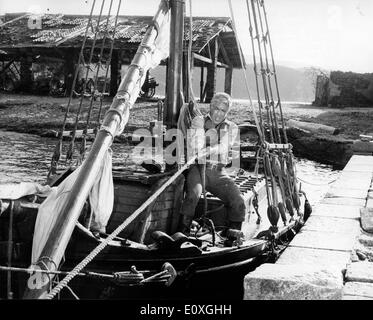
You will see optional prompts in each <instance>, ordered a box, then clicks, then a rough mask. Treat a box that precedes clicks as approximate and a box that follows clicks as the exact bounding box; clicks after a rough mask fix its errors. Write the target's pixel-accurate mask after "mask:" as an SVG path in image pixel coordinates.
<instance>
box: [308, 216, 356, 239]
mask: <svg viewBox="0 0 373 320" xmlns="http://www.w3.org/2000/svg"><path fill="white" fill-rule="evenodd" d="M307 230H311V231H324V232H337V233H343V234H344V235H348V236H353V237H355V236H356V235H358V234H359V232H360V223H359V221H358V220H354V219H345V218H336V217H323V216H314V215H311V217H310V218H309V219H308V220H307V222H306V224H305V226H304V227H303V228H302V231H307Z"/></svg>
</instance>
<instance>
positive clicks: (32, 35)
mask: <svg viewBox="0 0 373 320" xmlns="http://www.w3.org/2000/svg"><path fill="white" fill-rule="evenodd" d="M114 18H115V17H111V18H110V20H109V29H110V28H111V30H112V31H114V30H113V28H114V20H115V19H114ZM151 20H152V17H150V16H119V18H118V25H117V28H116V31H115V35H114V36H113V34H111V39H110V41H108V40H106V43H105V51H104V59H103V60H105V59H106V60H107V59H108V52H110V50H109V47H110V44H111V41H112V39H113V38H114V50H113V54H112V59H111V63H110V93H111V95H112V96H113V95H115V93H116V91H117V87H118V84H119V74H120V66H121V65H122V64H129V63H130V61H131V60H132V58H133V56H134V54H135V52H136V50H137V47H138V45H139V43H140V42H141V40H142V37H143V35H144V33H145V30H146V28H147V26H148V25H149V24H150V23H151ZM189 21H190V19H189V18H188V17H187V18H186V19H185V23H184V30H185V32H184V52H185V54H186V53H187V47H188V41H189V39H190V35H189V32H188V31H189V28H190V26H189V23H190V22H189ZM192 21H193V25H192V30H193V36H192V52H193V59H192V60H193V64H192V66H193V67H194V68H199V69H200V79H201V83H200V92H201V94H200V100H201V101H204V102H209V101H210V100H211V98H212V96H213V94H214V93H215V91H216V72H217V68H224V69H225V83H224V90H225V92H227V93H231V89H232V72H233V69H234V68H241V63H240V58H239V49H238V47H237V45H236V41H235V37H234V34H233V31H232V26H231V20H230V19H229V18H227V17H193V19H192ZM88 23H89V17H88V16H86V15H62V14H44V15H37V16H35V15H32V14H30V13H17V14H6V15H5V16H3V17H2V23H1V24H0V50H1V51H0V62H1V63H0V70H1V73H2V74H3V75H4V73H6V72H8V73H11V74H12V77H13V78H14V77H15V78H16V77H17V76H18V77H19V82H20V87H21V89H22V91H24V92H30V91H31V90H32V86H31V84H32V81H33V73H32V64H33V63H48V62H54V63H61V64H62V65H63V75H64V82H65V84H66V87H67V88H68V90H67V93H69V92H70V90H71V87H72V81H73V74H74V70H75V68H76V66H77V62H78V57H79V52H80V48H81V46H82V41H83V38H84V34H85V30H86V28H87V24H88ZM97 25H98V28H99V30H100V31H102V33H103V32H104V30H105V28H106V19H103V18H101V21H99V18H98V17H94V18H93V19H92V22H91V28H90V29H91V30H90V32H88V38H87V43H86V46H85V48H86V52H84V56H85V57H86V56H88V55H89V51H90V48H91V47H92V43H93V42H94V32H93V30H94V28H95V27H97ZM112 33H114V32H112ZM103 38H104V37H103V36H100V33H99V36H98V38H97V41H96V48H97V50H96V51H95V55H94V59H93V63H95V62H96V63H97V61H98V59H99V48H100V44H101V43H102V41H103ZM162 63H163V64H164V65H167V61H163V62H162ZM194 72H195V71H194ZM184 75H186V72H184ZM186 84H187V81H185V80H184V92H185V93H186V92H187V85H186Z"/></svg>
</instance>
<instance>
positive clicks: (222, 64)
mask: <svg viewBox="0 0 373 320" xmlns="http://www.w3.org/2000/svg"><path fill="white" fill-rule="evenodd" d="M193 57H194V59H196V60H199V61H202V62H205V63H207V64H213V63H214V61H213V60H212V59H210V58H207V57H204V56H201V55H200V54H198V53H193ZM216 65H217V66H218V67H221V68H230V66H229V65H227V64H225V63H223V62H220V61H216Z"/></svg>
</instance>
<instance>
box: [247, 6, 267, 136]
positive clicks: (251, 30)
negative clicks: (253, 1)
mask: <svg viewBox="0 0 373 320" xmlns="http://www.w3.org/2000/svg"><path fill="white" fill-rule="evenodd" d="M248 1H249V0H246V6H247V15H248V17H249V33H250V40H251V48H252V52H253V62H254V74H255V85H256V92H257V96H258V107H259V120H260V126H261V128H262V129H263V128H264V127H263V118H262V103H261V101H260V89H259V81H258V69H257V62H256V57H255V42H254V36H253V25H252V21H251V14H250V6H249V2H248ZM263 134H264V132H263Z"/></svg>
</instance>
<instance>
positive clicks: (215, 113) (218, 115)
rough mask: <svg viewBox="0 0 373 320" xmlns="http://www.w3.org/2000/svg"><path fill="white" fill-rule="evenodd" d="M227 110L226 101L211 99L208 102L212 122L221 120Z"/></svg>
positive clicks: (215, 122) (217, 122)
mask: <svg viewBox="0 0 373 320" xmlns="http://www.w3.org/2000/svg"><path fill="white" fill-rule="evenodd" d="M228 111H229V106H228V101H226V100H223V99H221V100H213V101H212V102H211V104H210V116H211V120H212V122H213V123H214V124H215V125H216V124H219V123H220V122H222V121H223V120H224V119H225V117H226V116H227V114H228Z"/></svg>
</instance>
